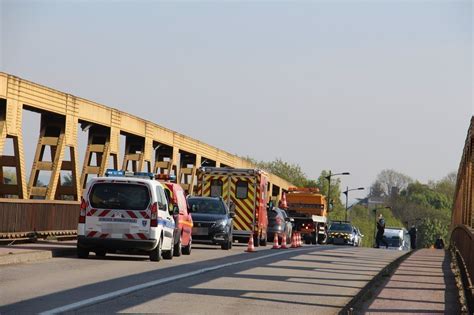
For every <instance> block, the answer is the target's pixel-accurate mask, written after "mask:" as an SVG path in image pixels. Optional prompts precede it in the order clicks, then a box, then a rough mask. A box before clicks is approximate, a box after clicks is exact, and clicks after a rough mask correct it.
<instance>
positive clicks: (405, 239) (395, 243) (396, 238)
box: [383, 227, 410, 250]
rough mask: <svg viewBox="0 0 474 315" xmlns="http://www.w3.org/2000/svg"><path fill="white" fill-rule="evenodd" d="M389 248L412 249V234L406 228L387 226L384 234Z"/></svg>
mask: <svg viewBox="0 0 474 315" xmlns="http://www.w3.org/2000/svg"><path fill="white" fill-rule="evenodd" d="M383 236H384V238H385V241H386V242H387V243H388V248H389V249H396V250H410V235H408V231H407V230H406V229H404V228H394V227H389V228H385V232H384V234H383Z"/></svg>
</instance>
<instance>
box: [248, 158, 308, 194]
mask: <svg viewBox="0 0 474 315" xmlns="http://www.w3.org/2000/svg"><path fill="white" fill-rule="evenodd" d="M245 159H246V160H248V161H249V162H250V163H252V164H254V165H255V166H256V167H257V168H260V169H263V170H265V171H267V172H269V173H272V174H274V175H276V176H279V177H281V178H283V179H285V180H287V181H289V182H290V183H292V184H293V185H295V186H298V187H316V182H315V181H314V180H310V179H308V178H307V177H306V174H305V173H304V172H303V170H302V169H301V167H300V166H299V165H298V164H293V163H288V162H285V161H283V160H282V159H280V158H277V159H276V160H274V161H272V162H264V161H257V160H255V159H252V158H250V157H245Z"/></svg>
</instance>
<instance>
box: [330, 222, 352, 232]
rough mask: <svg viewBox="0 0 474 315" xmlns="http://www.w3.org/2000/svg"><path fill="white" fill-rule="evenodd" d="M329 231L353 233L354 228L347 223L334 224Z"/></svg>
mask: <svg viewBox="0 0 474 315" xmlns="http://www.w3.org/2000/svg"><path fill="white" fill-rule="evenodd" d="M329 231H343V232H352V226H351V225H350V224H347V223H333V224H331V227H330V228H329Z"/></svg>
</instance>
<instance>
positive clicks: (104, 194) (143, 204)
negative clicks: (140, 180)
mask: <svg viewBox="0 0 474 315" xmlns="http://www.w3.org/2000/svg"><path fill="white" fill-rule="evenodd" d="M89 200H90V203H91V206H92V207H94V208H102V209H122V210H146V209H147V208H148V205H149V204H150V193H149V191H148V188H147V187H146V186H143V185H136V184H118V183H97V184H95V185H94V186H93V187H92V191H91V193H90V196H89Z"/></svg>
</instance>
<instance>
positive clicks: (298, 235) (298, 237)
mask: <svg viewBox="0 0 474 315" xmlns="http://www.w3.org/2000/svg"><path fill="white" fill-rule="evenodd" d="M297 239H298V242H297V244H298V247H301V246H303V245H302V242H301V234H300V232H298V234H297Z"/></svg>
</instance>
